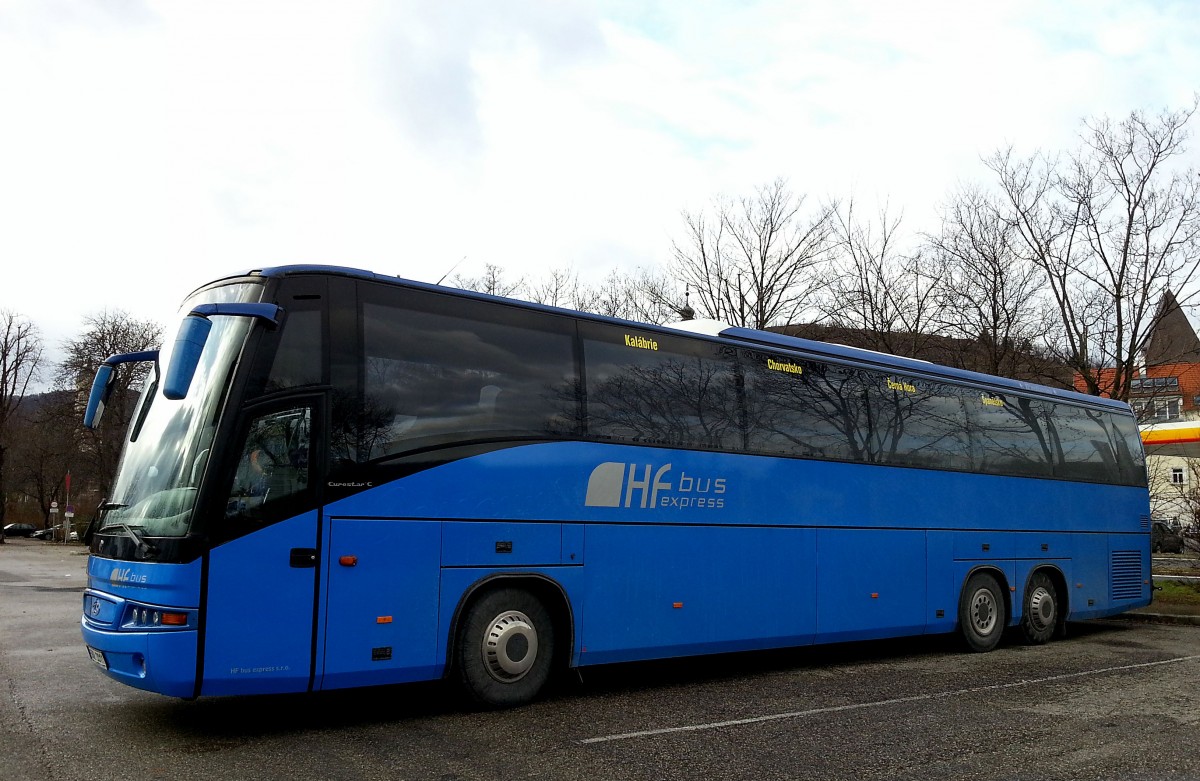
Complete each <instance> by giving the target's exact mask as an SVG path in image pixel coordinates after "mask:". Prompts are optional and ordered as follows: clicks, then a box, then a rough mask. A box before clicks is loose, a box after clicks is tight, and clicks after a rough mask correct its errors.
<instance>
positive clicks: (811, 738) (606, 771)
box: [0, 540, 1200, 781]
mask: <svg viewBox="0 0 1200 781" xmlns="http://www.w3.org/2000/svg"><path fill="white" fill-rule="evenodd" d="M85 560H86V556H85V555H84V551H83V549H82V548H81V547H80V546H76V545H68V546H63V545H55V544H51V543H40V542H31V541H25V540H19V541H16V543H15V544H14V543H13V542H12V541H10V543H9V544H7V545H3V546H0V679H2V684H0V741H2V745H3V749H2V750H0V778H2V779H4V781H26V780H30V781H32V780H34V779H36V780H38V781H41V780H42V779H88V780H89V781H90V780H91V779H122V780H123V781H129V780H130V779H157V778H164V779H209V778H220V779H231V780H234V779H285V778H286V779H307V778H320V779H426V778H429V779H506V778H539V779H669V778H680V779H692V778H695V779H775V778H778V779H785V778H786V779H894V778H913V779H956V780H958V779H1085V778H1086V779H1146V780H1147V781H1149V780H1150V779H1167V778H1171V779H1178V778H1192V779H1200V748H1198V747H1200V627H1196V626H1186V625H1185V626H1179V625H1163V624H1155V623H1143V622H1132V621H1102V622H1089V623H1085V624H1073V625H1071V627H1070V630H1071V631H1070V636H1069V637H1068V638H1067V639H1066V640H1063V641H1059V642H1055V643H1051V644H1050V645H1047V646H1039V647H1031V646H1022V645H1018V644H1015V643H1006V644H1005V645H1003V646H1002V647H1001V648H1000V649H998V650H997V651H995V652H993V653H990V654H982V655H976V654H965V653H961V652H959V651H958V650H957V646H956V645H955V643H954V642H953V641H952V640H951V639H949V638H944V637H938V638H920V639H914V640H904V641H889V642H876V643H857V644H848V645H839V646H830V647H824V648H816V649H800V650H790V651H779V652H769V653H755V654H737V655H730V656H720V657H709V658H704V659H691V660H684V661H672V662H659V663H650V664H638V665H617V666H610V667H604V668H597V669H588V670H586V671H584V673H583V675H582V679H580V678H578V677H574V676H572V677H569V678H568V679H566V680H564V681H562V682H561V683H560V684H559V685H558V686H557V687H556V689H555V690H554V691H553V692H552V693H551V695H550V696H549V697H548V698H546V699H544V700H542V701H540V702H537V703H535V704H533V705H531V706H528V707H526V708H522V709H519V710H515V711H508V712H499V713H479V712H471V711H467V710H463V709H462V708H461V707H460V706H459V704H458V703H457V702H456V701H455V700H454V699H453V697H452V691H451V690H450V689H448V688H447V687H444V686H442V685H440V684H421V685H415V686H401V687H385V688H378V689H369V690H360V691H354V692H339V693H329V694H315V695H298V696H286V697H258V698H253V697H239V698H225V699H201V700H198V701H196V702H183V701H179V700H172V699H167V698H164V697H160V696H158V695H152V694H147V693H144V692H139V691H136V690H133V689H129V688H126V687H123V686H121V685H119V684H116V683H113V682H111V681H109V680H108V679H107V678H105V677H104V676H103V675H101V674H100V673H99V672H98V671H96V670H94V669H92V663H91V662H90V661H89V660H88V657H87V654H86V653H85V651H84V649H83V646H82V642H81V640H80V636H79V629H78V612H79V606H80V591H81V589H82V581H83V573H84V562H85Z"/></svg>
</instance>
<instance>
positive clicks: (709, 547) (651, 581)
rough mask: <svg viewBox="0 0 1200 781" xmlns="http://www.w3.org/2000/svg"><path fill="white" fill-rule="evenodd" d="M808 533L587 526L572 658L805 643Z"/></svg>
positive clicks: (811, 576)
mask: <svg viewBox="0 0 1200 781" xmlns="http://www.w3.org/2000/svg"><path fill="white" fill-rule="evenodd" d="M815 539H816V535H815V532H813V531H812V530H811V529H788V528H762V527H759V528H740V529H739V528H730V527H703V526H701V527H696V526H692V527H688V526H682V525H680V526H649V525H646V526H639V525H625V524H594V525H591V526H589V527H588V529H587V562H588V563H587V571H588V578H587V582H586V585H585V588H584V599H583V616H582V619H581V621H580V624H581V626H582V636H583V639H582V646H581V648H580V664H597V663H603V662H616V661H630V660H637V659H655V658H665V657H673V656H683V655H687V654H703V653H717V652H723V651H737V650H752V649H760V648H776V647H783V646H795V645H807V644H809V643H811V642H812V637H813V631H814V627H815V623H816V615H815V593H816V559H815Z"/></svg>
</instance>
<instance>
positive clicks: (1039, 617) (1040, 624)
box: [1021, 572, 1058, 645]
mask: <svg viewBox="0 0 1200 781" xmlns="http://www.w3.org/2000/svg"><path fill="white" fill-rule="evenodd" d="M1057 627H1058V589H1057V588H1055V587H1054V581H1052V580H1051V579H1050V576H1048V575H1047V574H1046V573H1044V572H1038V573H1036V574H1035V575H1034V576H1033V577H1031V578H1030V579H1029V585H1028V586H1027V587H1026V589H1025V607H1024V609H1023V610H1022V611H1021V634H1022V635H1024V637H1025V640H1026V642H1029V643H1032V644H1034V645H1041V644H1042V643H1045V642H1047V641H1048V640H1049V639H1050V638H1051V637H1053V636H1054V631H1055V629H1057Z"/></svg>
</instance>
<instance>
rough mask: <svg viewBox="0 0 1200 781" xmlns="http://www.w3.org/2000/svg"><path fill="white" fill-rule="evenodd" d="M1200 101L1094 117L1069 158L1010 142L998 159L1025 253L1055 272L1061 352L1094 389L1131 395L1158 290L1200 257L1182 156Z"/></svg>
mask: <svg viewBox="0 0 1200 781" xmlns="http://www.w3.org/2000/svg"><path fill="white" fill-rule="evenodd" d="M1196 108H1197V103H1196V102H1193V104H1192V106H1191V107H1190V108H1188V109H1185V110H1181V111H1163V112H1162V113H1160V114H1158V115H1157V116H1154V117H1149V116H1147V115H1145V114H1144V113H1142V112H1140V111H1135V112H1133V113H1131V114H1130V115H1129V116H1128V117H1126V118H1125V119H1123V120H1121V121H1120V122H1113V121H1111V120H1109V119H1107V118H1104V119H1093V120H1090V121H1087V122H1085V123H1084V130H1083V133H1082V143H1081V145H1080V147H1079V148H1078V149H1076V150H1074V151H1073V152H1071V153H1069V154H1067V155H1066V156H1065V158H1063V159H1062V160H1060V159H1059V158H1058V157H1052V156H1048V155H1045V154H1040V153H1039V154H1035V155H1033V156H1031V157H1028V158H1023V159H1022V158H1018V157H1017V156H1016V155H1015V154H1014V153H1013V151H1012V150H1011V149H1008V150H1004V151H1001V152H998V153H996V154H995V155H994V156H993V157H991V158H990V159H989V160H988V161H987V163H988V166H989V167H990V168H991V169H992V171H994V172H995V174H996V175H997V177H998V179H999V184H1000V187H1001V190H1002V192H1003V197H1004V199H1005V201H1006V202H1007V204H1006V205H1007V209H1006V211H1007V212H1008V214H1007V218H1008V219H1009V220H1010V221H1011V224H1012V225H1013V227H1014V228H1015V230H1016V233H1017V236H1018V237H1019V239H1020V242H1019V245H1018V246H1019V247H1020V251H1021V254H1022V256H1023V257H1024V258H1026V259H1028V260H1029V261H1030V262H1032V263H1034V264H1035V265H1037V266H1038V268H1040V269H1041V271H1042V272H1043V274H1044V281H1045V284H1046V286H1047V289H1048V291H1049V293H1050V295H1051V296H1052V300H1053V302H1054V306H1055V310H1056V315H1057V319H1058V321H1059V324H1060V325H1061V343H1060V344H1059V345H1058V346H1057V347H1058V349H1059V352H1060V353H1061V357H1062V359H1063V360H1064V361H1065V362H1066V363H1067V364H1068V365H1069V366H1071V368H1072V369H1074V370H1075V371H1076V372H1078V373H1079V375H1080V376H1081V377H1082V381H1083V384H1084V387H1085V388H1086V390H1087V392H1089V393H1093V394H1097V395H1099V394H1106V395H1111V396H1113V397H1115V398H1119V399H1127V398H1128V397H1129V392H1130V380H1131V379H1132V377H1133V376H1134V374H1135V371H1136V368H1137V365H1138V361H1139V353H1140V352H1141V351H1142V350H1143V349H1144V347H1145V345H1146V342H1147V339H1148V338H1149V335H1150V334H1151V332H1152V331H1153V329H1154V325H1155V323H1154V320H1155V317H1154V314H1155V311H1156V307H1157V304H1158V301H1159V299H1160V298H1161V297H1162V295H1163V294H1164V293H1165V292H1166V291H1167V290H1174V291H1180V290H1184V289H1187V286H1188V283H1189V282H1191V281H1193V280H1194V278H1195V275H1196V272H1197V267H1198V266H1200V190H1198V179H1197V174H1196V171H1195V170H1192V169H1188V170H1181V169H1180V168H1179V167H1178V165H1177V163H1178V158H1179V157H1180V156H1181V155H1182V154H1183V153H1184V151H1185V142H1186V141H1187V137H1188V134H1187V132H1186V125H1187V123H1188V121H1189V120H1190V119H1191V117H1192V115H1193V114H1194V113H1195V110H1196ZM1181 303H1182V302H1181Z"/></svg>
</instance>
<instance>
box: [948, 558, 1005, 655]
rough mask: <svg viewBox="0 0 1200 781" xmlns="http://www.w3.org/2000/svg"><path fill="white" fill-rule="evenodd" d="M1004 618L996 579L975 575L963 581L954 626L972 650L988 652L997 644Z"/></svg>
mask: <svg viewBox="0 0 1200 781" xmlns="http://www.w3.org/2000/svg"><path fill="white" fill-rule="evenodd" d="M1007 623H1008V621H1007V616H1006V611H1005V607H1004V595H1003V593H1002V592H1001V591H1000V584H999V583H998V582H996V578H994V577H993V576H992V575H989V574H988V573H986V572H976V573H975V574H974V575H972V576H971V577H970V578H968V579H967V584H966V585H965V586H963V590H962V596H961V597H960V599H959V603H958V627H959V632H961V633H962V638H963V641H964V642H965V643H966V645H967V648H969V649H970V650H972V651H980V652H982V651H990V650H992V649H993V648H995V647H996V646H997V645H998V644H999V643H1000V636H1001V635H1002V634H1003V633H1004V627H1005V624H1007Z"/></svg>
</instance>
